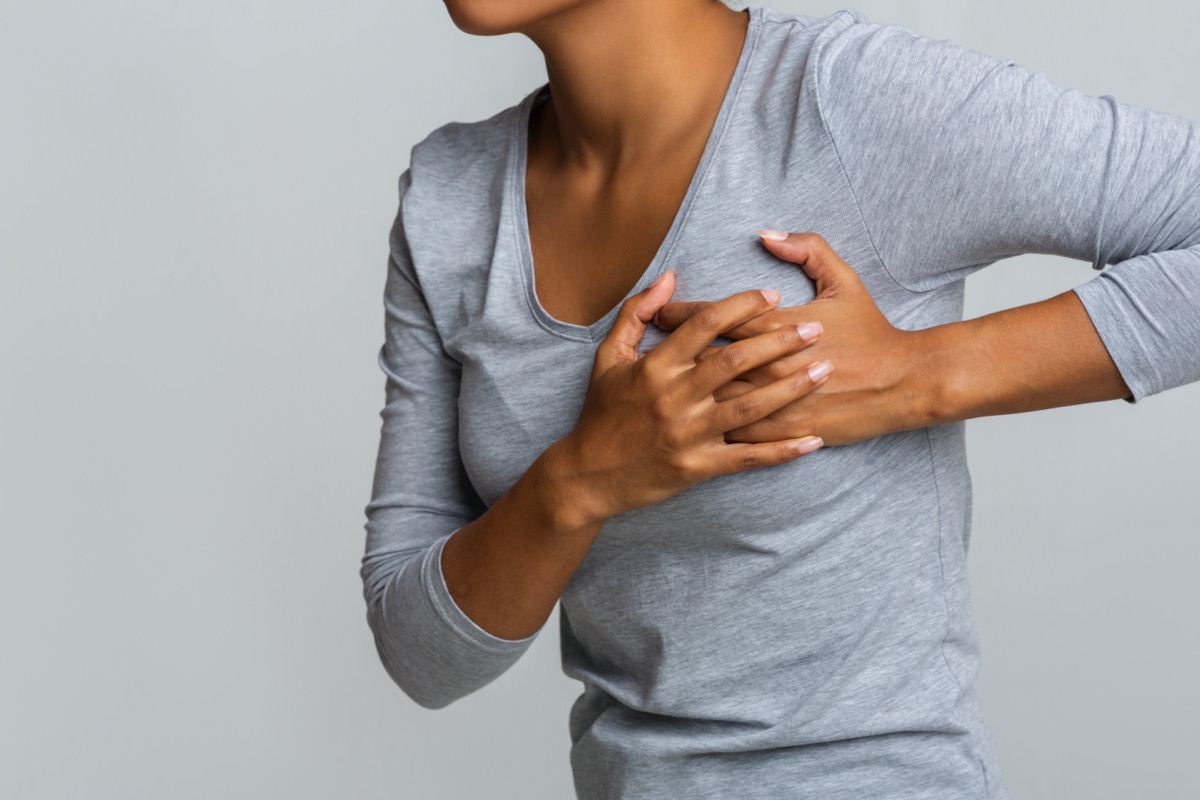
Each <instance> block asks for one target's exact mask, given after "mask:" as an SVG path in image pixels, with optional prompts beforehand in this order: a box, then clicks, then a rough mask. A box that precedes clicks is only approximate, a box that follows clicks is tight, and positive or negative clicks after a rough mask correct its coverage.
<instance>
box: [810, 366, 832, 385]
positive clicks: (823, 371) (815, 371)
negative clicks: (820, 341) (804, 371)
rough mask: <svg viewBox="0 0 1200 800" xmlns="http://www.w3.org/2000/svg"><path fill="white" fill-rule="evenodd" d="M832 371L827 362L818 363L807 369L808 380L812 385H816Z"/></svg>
mask: <svg viewBox="0 0 1200 800" xmlns="http://www.w3.org/2000/svg"><path fill="white" fill-rule="evenodd" d="M832 371H833V364H830V363H829V362H828V361H818V362H817V363H815V364H813V365H812V366H810V367H809V368H808V379H809V380H810V381H812V382H813V383H817V382H818V381H820V380H821V379H822V378H824V377H825V376H826V375H828V374H829V373H830V372H832Z"/></svg>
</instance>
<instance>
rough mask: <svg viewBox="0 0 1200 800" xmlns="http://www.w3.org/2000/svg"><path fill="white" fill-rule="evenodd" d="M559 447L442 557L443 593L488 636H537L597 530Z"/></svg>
mask: <svg viewBox="0 0 1200 800" xmlns="http://www.w3.org/2000/svg"><path fill="white" fill-rule="evenodd" d="M561 447H562V442H561V441H559V442H555V443H554V444H553V445H551V446H550V447H549V448H547V450H546V451H545V452H544V453H542V455H540V456H539V457H538V458H537V459H536V460H535V461H534V462H533V464H532V465H531V466H530V467H529V469H528V470H526V472H525V474H524V475H522V476H521V478H520V479H519V480H518V481H517V482H516V483H515V484H514V485H513V486H512V488H511V489H509V491H508V492H506V493H505V494H504V495H503V496H502V497H501V498H500V499H499V500H497V501H496V502H495V503H493V504H492V506H491V508H489V509H488V510H487V511H486V512H485V513H484V514H483V515H482V516H480V517H479V518H477V519H476V520H474V521H473V522H471V523H470V524H468V525H466V526H464V527H462V528H460V529H459V530H458V531H457V532H455V533H454V535H453V536H451V537H450V539H449V540H448V541H447V542H446V544H445V547H444V548H443V550H442V572H443V574H444V576H445V579H446V588H447V589H449V590H450V594H451V596H452V597H453V598H454V601H455V603H457V604H458V606H459V608H461V609H462V611H463V612H464V613H465V614H466V615H467V616H468V617H470V618H471V620H472V621H474V622H475V624H477V625H478V626H479V627H481V628H483V629H484V630H485V631H487V632H488V633H490V634H492V635H493V636H497V637H500V638H502V639H522V638H525V637H526V636H529V635H531V634H533V633H534V632H536V631H537V630H538V629H540V628H541V627H542V625H544V624H545V622H546V619H547V618H548V617H549V616H550V612H551V611H552V610H553V609H554V606H555V604H556V603H557V602H558V598H559V596H560V595H562V592H563V590H564V589H565V588H566V586H567V583H568V582H569V581H570V580H571V576H572V575H574V574H575V570H576V568H578V566H579V564H580V562H581V561H583V557H584V556H585V555H587V552H588V550H589V549H590V548H591V545H592V542H593V541H594V540H595V538H596V535H597V534H598V533H599V532H600V529H601V527H603V524H604V520H603V519H602V518H599V517H597V516H595V515H592V514H589V513H587V511H586V510H585V508H584V504H585V502H586V499H585V497H584V491H583V490H582V489H580V488H577V487H578V486H579V484H578V482H577V481H574V480H573V479H572V477H571V475H570V474H569V472H568V470H567V469H566V466H565V461H564V459H562V458H561V457H560V455H561V453H560V449H561Z"/></svg>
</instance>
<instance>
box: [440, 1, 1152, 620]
mask: <svg viewBox="0 0 1200 800" xmlns="http://www.w3.org/2000/svg"><path fill="white" fill-rule="evenodd" d="M444 2H445V3H446V6H447V8H448V9H449V11H450V13H451V16H452V18H453V19H454V21H455V23H456V24H457V25H458V26H459V27H460V28H462V29H463V30H464V31H466V32H469V33H476V34H481V35H493V34H497V33H507V32H519V33H523V34H525V35H527V36H529V38H530V39H531V40H533V42H534V43H535V44H536V45H537V46H538V47H539V48H540V49H541V50H542V52H543V54H544V56H545V59H546V69H547V75H548V77H549V82H550V87H551V94H552V100H551V101H549V102H547V103H546V104H545V105H544V106H543V107H542V110H541V111H540V112H539V114H538V115H537V116H536V117H535V118H534V119H533V120H531V129H530V151H529V163H528V171H527V175H526V180H527V196H526V202H527V205H528V207H529V212H530V213H529V219H530V231H529V234H530V240H531V243H532V244H533V254H534V261H535V262H536V268H535V284H536V291H537V294H538V298H539V300H540V302H541V303H542V305H543V307H544V308H545V309H546V310H547V311H548V312H549V313H550V314H551V316H554V317H556V318H557V319H560V320H562V321H565V322H573V323H576V324H582V325H588V324H591V323H593V322H595V321H596V320H598V319H599V318H601V317H602V316H603V315H604V314H605V313H607V312H608V310H609V309H611V308H612V307H613V306H614V305H615V304H616V302H618V301H619V300H620V299H621V298H622V297H624V295H625V294H626V293H627V292H628V291H629V289H630V287H631V286H632V285H633V284H634V282H635V281H636V279H637V277H638V276H639V275H641V274H642V272H643V271H644V270H645V268H646V266H647V264H648V262H649V261H650V259H651V257H652V256H653V255H654V252H655V250H656V249H657V247H658V244H659V243H660V242H661V240H662V238H663V237H664V235H665V234H666V231H667V228H668V227H669V225H670V222H671V220H672V218H673V217H674V215H675V213H676V210H677V209H678V205H679V201H680V200H681V199H682V197H683V194H684V192H685V191H686V188H687V185H688V183H689V182H690V178H691V175H692V173H693V172H694V170H695V167H696V163H697V161H698V159H699V156H700V151H701V150H702V148H703V145H704V142H705V141H706V140H707V136H708V132H709V131H710V129H711V126H712V122H713V120H714V119H715V116H716V112H717V109H718V107H719V105H720V101H721V98H722V97H723V96H724V91H725V89H726V87H727V86H728V83H729V79H730V77H731V75H732V72H733V69H734V65H735V63H736V60H737V56H738V54H739V52H740V49H741V45H742V42H743V40H744V35H745V30H746V21H747V18H746V16H745V15H744V14H742V13H739V12H734V11H731V10H730V9H728V8H727V7H726V6H724V5H722V4H721V3H719V2H717V0H655V2H646V1H645V0H444ZM764 245H765V246H766V247H767V248H768V249H769V250H771V252H773V253H774V254H775V255H777V256H779V257H780V259H782V260H783V261H790V262H792V263H794V264H798V265H801V267H802V268H803V269H805V271H806V272H807V273H808V274H809V275H810V277H813V279H814V280H816V281H817V282H818V288H819V291H820V294H819V296H818V297H817V298H816V299H815V300H814V301H813V302H811V303H808V304H806V305H804V306H799V307H789V308H778V307H776V305H775V304H776V302H777V297H776V298H768V297H766V296H764V295H763V294H762V293H760V292H754V291H751V292H742V293H740V294H737V295H733V296H731V297H728V298H724V299H720V300H716V301H712V302H706V303H702V304H694V303H690V304H679V303H676V304H671V305H668V302H669V300H670V295H671V292H672V291H673V289H674V276H673V275H672V274H671V273H668V274H667V275H666V276H665V278H664V280H663V281H662V282H661V283H659V284H657V285H656V286H654V287H651V288H650V289H647V290H646V291H644V292H641V293H639V294H638V295H635V296H633V297H632V298H630V299H629V300H628V301H626V302H625V303H624V304H623V305H622V306H621V311H620V315H619V317H618V319H617V322H616V324H615V325H614V327H613V329H612V331H611V332H610V334H609V336H608V337H607V338H606V339H605V340H604V342H602V343H601V344H600V346H599V347H598V349H597V351H596V357H595V362H594V366H593V370H592V375H591V380H590V382H589V386H588V390H587V396H586V400H585V403H584V408H583V411H582V413H581V415H580V418H579V421H578V422H577V424H576V426H575V428H574V429H573V430H572V431H571V433H570V434H568V435H567V436H565V437H563V438H562V439H560V440H558V441H557V442H555V443H554V444H552V445H551V446H550V447H549V448H548V449H547V450H546V451H545V452H544V453H542V454H541V456H539V457H538V458H537V459H536V460H535V461H534V463H533V464H532V465H531V466H530V468H529V470H528V471H527V472H526V473H525V474H524V475H523V476H522V477H521V478H520V479H519V480H518V481H517V482H516V484H515V485H514V486H513V487H512V489H511V490H510V491H509V492H508V493H506V494H505V495H504V496H503V497H501V498H500V499H499V500H498V501H497V502H496V503H495V504H493V505H492V507H491V508H489V509H488V510H487V511H486V512H485V513H484V514H483V515H482V516H481V517H479V518H478V519H476V520H475V521H473V522H472V523H470V524H468V525H466V526H464V527H463V528H462V529H460V530H459V531H458V532H457V533H455V534H454V535H453V536H451V537H450V539H449V540H448V541H447V543H446V546H445V548H444V551H443V555H442V569H443V573H444V575H445V579H446V585H447V587H448V588H449V590H450V594H451V596H452V597H453V598H454V600H455V602H456V603H457V604H458V605H459V607H460V608H461V609H462V610H463V612H464V613H466V614H467V616H469V617H470V618H471V619H472V620H474V621H475V622H476V623H477V624H478V625H479V626H480V627H481V628H483V629H484V630H485V631H488V632H489V633H491V634H493V635H495V636H498V637H501V638H507V639H517V638H524V637H526V636H529V635H530V634H532V633H534V632H535V631H537V630H538V629H540V628H541V626H542V625H543V624H544V623H545V621H546V619H547V618H548V617H549V615H550V613H551V611H552V610H553V609H554V606H555V604H556V603H557V602H558V598H559V596H560V595H561V593H562V591H563V590H564V589H565V587H566V585H567V583H568V582H569V581H570V578H571V576H572V575H573V574H574V572H575V570H576V568H577V567H578V565H579V563H580V562H581V561H582V560H583V557H584V556H585V555H586V554H587V551H588V549H589V548H590V547H591V544H592V542H593V541H594V539H595V537H596V536H597V535H598V534H599V532H600V530H601V528H602V527H603V525H604V522H605V521H606V520H607V519H609V518H611V517H612V516H614V515H616V514H620V513H622V512H624V511H628V510H631V509H634V508H639V507H643V506H646V505H650V504H653V503H657V502H661V501H662V500H664V499H666V498H668V497H670V496H672V495H674V494H676V493H677V492H679V491H682V490H683V489H684V488H686V487H687V486H690V485H693V484H695V483H697V482H699V481H702V480H706V479H707V478H709V477H713V476H715V475H719V474H725V473H728V472H734V471H739V470H745V469H753V468H757V467H764V466H770V465H778V464H784V463H787V462H788V461H791V460H795V459H796V458H800V457H801V456H802V455H803V454H804V453H807V452H811V450H812V449H815V448H816V447H819V446H820V445H821V443H822V440H823V439H824V440H825V441H827V442H828V443H830V444H849V443H852V442H856V441H861V440H863V439H866V438H870V437H873V436H878V435H882V434H885V433H890V432H894V431H898V430H905V429H908V428H914V427H920V426H924V425H930V424H938V423H942V422H948V421H951V420H956V419H966V418H968V417H972V416H982V415H985V414H997V413H1011V412H1015V411H1026V410H1034V409H1040V408H1050V407H1053V406H1059V405H1069V404H1074V403H1082V402H1091V401H1095V400H1103V399H1115V398H1119V397H1126V396H1128V395H1129V390H1128V388H1127V387H1126V386H1125V384H1124V382H1123V381H1122V379H1121V377H1120V375H1119V373H1118V372H1117V369H1116V366H1115V364H1114V363H1113V362H1112V360H1111V358H1110V357H1109V356H1108V353H1107V350H1106V349H1105V348H1104V345H1103V343H1102V342H1101V341H1100V338H1099V336H1098V334H1097V333H1096V331H1095V329H1094V328H1093V327H1092V325H1091V322H1090V319H1089V318H1088V317H1087V314H1086V312H1085V311H1084V309H1083V307H1082V304H1080V303H1079V301H1078V299H1077V298H1076V297H1075V296H1074V295H1073V293H1066V294H1064V295H1060V296H1058V297H1056V298H1051V299H1050V300H1047V301H1043V302H1042V303H1037V304H1032V305H1029V306H1022V307H1020V308H1017V309H1011V310H1009V311H1005V312H1000V313H998V314H991V315H988V316H987V317H984V318H981V319H980V320H969V321H966V322H962V323H954V324H950V325H943V326H938V327H937V328H932V329H929V330H928V331H919V332H909V331H902V330H898V329H896V328H894V327H893V326H891V325H890V323H888V321H887V320H886V318H884V316H883V314H882V313H880V311H879V309H878V308H877V307H876V306H875V303H874V301H873V300H872V298H871V297H870V295H869V294H868V293H867V292H866V290H865V289H864V288H863V287H862V284H861V283H859V282H858V281H857V276H856V274H855V273H854V271H853V269H852V268H851V267H850V266H849V265H846V264H845V263H844V262H842V261H841V259H840V258H838V256H837V254H836V253H834V252H833V251H832V250H831V249H830V248H829V247H828V245H826V244H825V243H824V241H823V240H822V239H821V238H820V237H819V236H816V235H815V234H793V235H791V236H787V237H786V238H785V239H784V240H783V241H778V242H774V241H764ZM664 307H665V308H664ZM656 314H657V318H656V317H655V315H656ZM652 319H656V321H657V322H658V323H659V324H660V325H661V326H662V327H663V328H665V329H667V330H670V331H671V333H670V334H669V335H668V337H667V339H666V340H665V341H664V342H662V343H661V344H659V345H658V346H657V347H655V348H654V349H653V350H652V351H651V352H650V353H649V354H647V355H646V356H645V357H644V358H641V359H638V358H637V345H638V342H639V341H640V340H641V337H642V335H643V333H644V331H645V327H646V325H647V324H650V321H651V320H652ZM818 321H819V322H821V323H823V324H824V332H820V329H819V326H818V330H817V333H815V334H810V336H809V337H807V338H805V337H802V336H801V335H800V333H799V330H798V327H797V326H799V325H801V324H803V323H810V322H818ZM718 335H725V336H727V337H729V338H732V339H735V340H737V341H735V342H734V344H731V345H729V346H726V347H723V348H713V347H711V343H712V341H713V340H714V339H715V338H716V337H717V336H718ZM814 341H816V345H815V346H813V348H812V350H811V352H810V351H809V350H808V348H809V345H811V344H812V343H813V342H814ZM822 367H823V368H824V373H825V374H823V375H822V374H821V373H822V370H821V368H822ZM829 369H832V376H830V374H829V372H828V370H829ZM813 434H816V435H815V436H814V435H813Z"/></svg>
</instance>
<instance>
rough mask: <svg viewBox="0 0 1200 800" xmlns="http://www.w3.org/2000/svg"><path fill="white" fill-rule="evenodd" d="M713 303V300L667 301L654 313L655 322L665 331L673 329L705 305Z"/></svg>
mask: <svg viewBox="0 0 1200 800" xmlns="http://www.w3.org/2000/svg"><path fill="white" fill-rule="evenodd" d="M710 305H712V301H711V300H695V301H690V302H689V301H684V300H676V301H675V302H673V303H667V304H666V305H665V306H663V307H662V308H660V309H659V310H658V313H657V314H655V315H654V324H655V325H656V326H658V327H659V328H662V329H663V330H664V331H673V330H675V329H676V328H678V327H679V326H680V325H682V324H683V323H684V322H685V321H686V320H687V319H688V318H690V317H691V316H692V315H693V314H695V313H696V312H697V311H699V310H700V309H702V308H704V307H705V306H710Z"/></svg>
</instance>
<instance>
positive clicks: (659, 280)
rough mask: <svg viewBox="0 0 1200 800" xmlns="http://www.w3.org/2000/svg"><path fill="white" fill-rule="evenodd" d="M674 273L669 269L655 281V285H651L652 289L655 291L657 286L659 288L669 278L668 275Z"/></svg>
mask: <svg viewBox="0 0 1200 800" xmlns="http://www.w3.org/2000/svg"><path fill="white" fill-rule="evenodd" d="M674 271H675V270H673V269H669V270H667V271H666V272H664V273H663V274H662V275H659V276H658V277H657V278H655V279H654V283H652V284H650V288H651V289H653V288H654V287H655V286H658V285H659V284H660V283H662V282H663V280H664V279H665V278H666V277H667V273H669V272H674Z"/></svg>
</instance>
